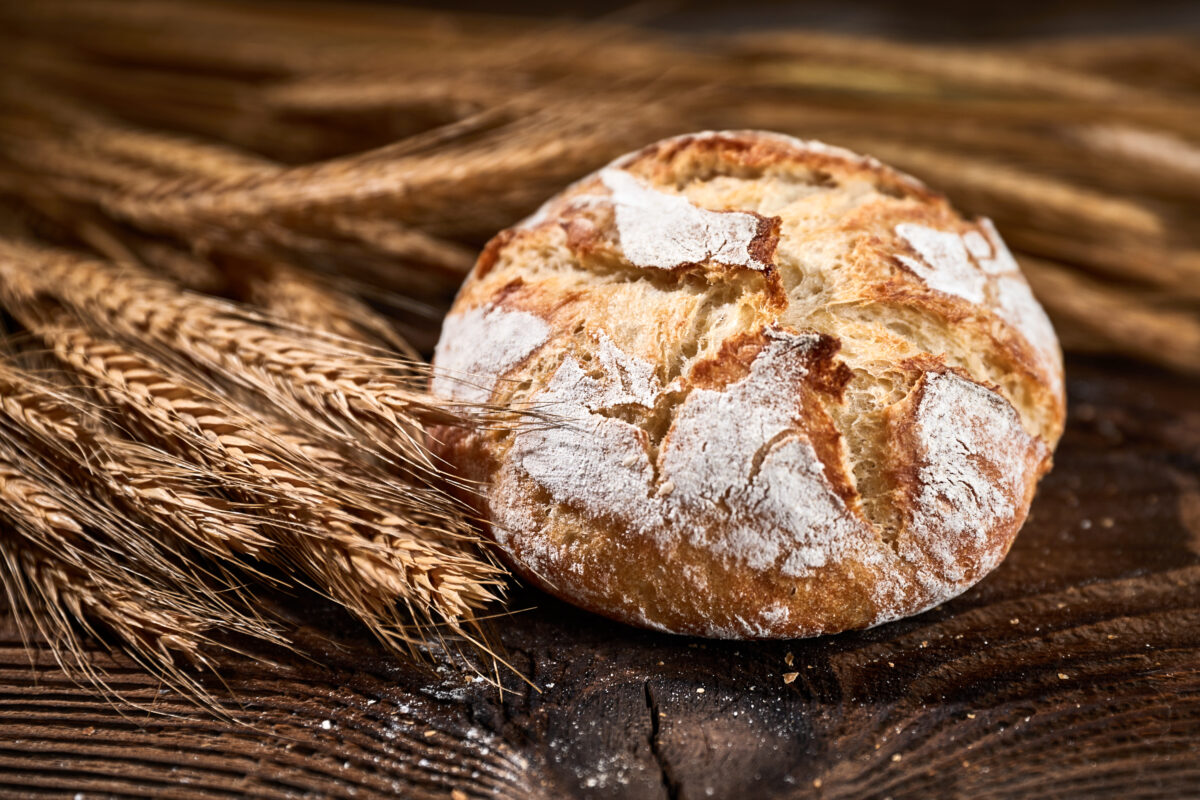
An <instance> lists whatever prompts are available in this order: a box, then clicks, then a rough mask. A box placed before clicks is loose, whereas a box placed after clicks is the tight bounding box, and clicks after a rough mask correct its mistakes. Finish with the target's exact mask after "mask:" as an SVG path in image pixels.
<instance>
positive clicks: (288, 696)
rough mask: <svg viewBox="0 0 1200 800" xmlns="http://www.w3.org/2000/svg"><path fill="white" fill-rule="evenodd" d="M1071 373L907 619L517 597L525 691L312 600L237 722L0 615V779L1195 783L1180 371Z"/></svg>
mask: <svg viewBox="0 0 1200 800" xmlns="http://www.w3.org/2000/svg"><path fill="white" fill-rule="evenodd" d="M1069 376H1070V380H1069V391H1070V397H1071V417H1070V424H1069V427H1068V430H1067V434H1066V437H1065V438H1064V440H1063V442H1062V445H1061V447H1060V448H1059V451H1058V454H1057V457H1056V461H1057V466H1056V467H1055V469H1054V471H1053V472H1051V473H1050V475H1049V476H1048V477H1047V478H1046V479H1045V482H1044V483H1043V485H1042V488H1041V491H1040V492H1039V494H1038V497H1037V499H1036V501H1035V503H1034V507H1033V513H1032V516H1031V518H1030V521H1029V523H1028V524H1027V525H1026V527H1025V529H1024V530H1023V532H1022V533H1021V535H1020V537H1019V538H1018V539H1017V543H1016V545H1015V546H1014V548H1013V550H1012V553H1011V554H1010V555H1009V557H1008V559H1007V560H1006V561H1005V562H1004V564H1003V565H1002V566H1001V567H1000V568H999V569H998V570H996V572H995V573H994V574H992V575H991V576H990V577H988V578H987V579H986V580H984V581H983V583H982V584H980V585H979V586H977V587H976V588H975V589H974V590H972V591H970V592H968V593H967V594H965V595H964V596H962V597H960V598H958V599H957V600H955V601H953V602H951V603H948V604H946V605H944V606H942V607H940V608H937V609H935V610H933V611H930V612H928V613H926V614H923V615H921V616H920V617H917V618H914V619H910V620H905V621H901V622H897V623H893V624H890V625H886V626H883V627H881V628H877V629H874V630H871V631H865V632H860V633H852V634H844V635H840V636H832V637H825V638H821V639H815V640H806V641H792V642H772V643H731V642H711V641H709V642H706V641H701V640H695V639H685V638H679V637H672V636H667V635H660V634H654V633H648V632H643V631H637V630H633V629H630V628H626V627H623V626H621V625H617V624H615V623H611V622H608V621H605V620H601V619H598V618H596V617H593V616H589V615H587V614H585V613H582V612H579V611H576V610H574V609H571V608H569V607H567V606H565V605H562V604H559V603H556V602H554V601H551V600H549V599H547V598H545V597H542V596H538V595H534V594H532V593H529V594H522V595H520V596H519V597H518V598H517V603H518V604H520V603H529V604H533V603H536V604H537V608H536V610H533V611H529V612H526V613H522V614H519V615H517V616H515V617H513V618H511V619H508V620H505V621H504V622H503V624H501V625H499V626H498V633H499V636H500V638H501V639H502V641H503V644H504V646H505V648H506V649H507V652H508V654H509V655H510V657H511V658H512V659H513V660H514V662H515V664H516V665H517V666H519V667H520V668H521V669H522V670H523V671H524V672H525V673H526V674H527V675H528V676H529V677H530V678H531V679H532V680H533V681H534V683H536V684H537V685H538V686H539V687H540V688H541V690H542V691H541V692H540V693H538V692H532V691H529V690H527V689H526V690H523V691H506V692H505V693H504V694H503V696H502V697H501V696H500V695H499V694H498V693H497V692H496V690H495V689H494V688H492V687H490V686H488V685H487V684H486V683H484V682H481V681H476V682H469V681H464V680H463V679H462V678H461V677H459V676H458V673H457V672H455V671H452V670H442V671H441V672H437V671H430V670H425V669H420V668H417V667H414V666H412V665H411V664H405V663H402V662H399V661H396V660H394V659H391V658H388V657H386V656H385V655H384V654H383V653H382V652H381V651H380V650H379V649H378V648H377V647H374V646H373V645H371V644H370V642H369V641H367V640H366V639H364V638H362V637H361V636H359V634H357V633H356V632H355V631H354V630H353V628H352V627H350V626H344V625H341V623H339V622H338V620H336V619H335V618H332V617H328V616H318V617H317V618H314V619H312V620H310V625H311V627H310V629H309V630H307V631H302V636H303V637H304V638H306V639H307V640H308V641H309V643H310V646H311V647H312V649H313V652H314V653H315V654H316V657H315V658H314V659H313V660H311V661H304V660H302V659H299V658H296V657H290V658H289V657H284V658H282V659H280V663H279V665H278V666H277V667H271V668H268V667H263V666H256V665H254V664H252V663H250V662H247V663H245V664H241V665H235V666H233V667H231V668H230V669H228V670H227V671H226V672H225V674H224V675H223V677H224V679H225V681H226V682H227V685H228V690H225V689H220V687H219V686H218V685H217V684H216V683H215V682H214V684H213V685H214V690H217V691H218V692H219V693H220V694H222V696H225V697H229V695H230V692H232V693H233V694H236V695H237V696H238V697H240V698H241V702H242V706H241V708H239V709H237V710H235V712H234V715H235V717H236V721H235V722H230V721H221V720H218V719H215V718H213V717H212V716H209V715H206V714H205V713H204V712H202V711H199V710H197V709H196V708H195V707H194V706H191V705H189V704H188V703H186V702H184V701H182V700H181V699H180V698H179V697H177V696H174V695H172V694H171V693H169V692H166V691H164V690H162V689H161V688H160V687H158V686H157V685H155V684H154V683H153V682H151V681H149V680H148V679H147V678H146V677H144V676H143V674H142V673H140V672H139V671H138V670H136V669H134V668H132V666H131V665H130V664H128V663H126V662H121V661H117V662H113V661H111V660H107V659H102V662H103V663H104V664H106V665H107V667H108V668H109V671H110V680H111V683H112V685H113V686H114V687H115V688H117V689H119V690H120V691H121V692H122V693H124V695H125V696H126V697H127V698H129V700H130V701H137V702H140V703H143V704H153V705H154V706H155V707H156V708H157V709H158V710H159V711H163V712H169V713H170V714H171V716H162V715H149V714H147V713H146V712H145V711H144V710H140V709H139V708H137V707H136V706H135V705H133V704H132V703H131V702H130V703H126V704H119V703H117V704H114V703H111V702H110V701H108V700H106V699H104V698H103V697H102V696H100V695H99V694H98V693H97V692H96V691H94V690H92V689H89V688H85V687H80V686H77V685H75V684H73V683H71V682H70V681H69V680H67V679H66V678H65V676H64V675H63V674H62V673H61V672H60V671H59V670H58V669H57V668H56V667H55V665H54V663H53V661H52V660H51V659H50V658H49V657H48V656H42V657H41V658H39V659H38V660H37V662H36V668H35V669H32V670H31V669H30V665H29V661H28V659H27V657H26V655H25V653H24V651H23V650H22V648H21V647H20V644H19V639H18V637H17V636H16V633H15V631H14V630H12V626H11V625H9V626H8V627H7V628H5V629H4V630H3V631H2V632H0V796H4V797H85V798H92V797H112V796H120V797H156V798H157V797H163V798H229V797H255V798H294V797H314V798H315V797H345V798H383V797H405V798H426V797H430V798H433V797H438V798H454V800H461V798H476V797H500V798H514V799H518V800H539V799H540V798H563V797H566V798H569V797H589V798H590V797H597V798H599V797H613V798H658V797H666V798H705V797H715V798H734V800H768V799H769V798H808V797H814V798H815V797H822V798H868V797H869V798H885V797H891V798H895V799H896V800H898V799H899V798H929V797H938V798H950V797H970V798H973V800H984V798H1014V797H1017V798H1068V797H1070V798H1076V797H1077V798H1094V797H1120V798H1142V797H1155V798H1180V797H1200V384H1198V383H1197V382H1196V381H1188V380H1185V379H1182V378H1176V377H1171V376H1167V375H1164V374H1162V373H1159V372H1154V371H1151V370H1148V369H1143V368H1141V367H1138V366H1136V365H1131V364H1127V363H1112V362H1108V363H1104V362H1090V361H1080V360H1074V361H1072V362H1071V363H1070V364H1069ZM339 628H340V630H339ZM317 631H323V632H330V631H333V632H335V634H336V636H337V643H336V644H334V643H332V642H330V641H328V640H326V639H324V638H323V637H322V636H320V635H318V633H317ZM789 654H790V657H789ZM789 661H790V663H792V665H793V666H790V667H789V666H788V664H789ZM789 672H798V673H799V675H798V677H796V678H795V679H794V680H793V681H792V682H790V683H787V682H785V679H784V677H783V675H784V674H785V673H789ZM508 683H509V684H510V686H511V687H513V688H514V689H515V687H517V685H518V684H516V683H515V682H512V681H508Z"/></svg>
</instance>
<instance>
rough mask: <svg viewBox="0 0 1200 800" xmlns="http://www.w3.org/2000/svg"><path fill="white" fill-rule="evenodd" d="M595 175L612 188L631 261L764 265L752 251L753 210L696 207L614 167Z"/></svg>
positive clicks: (623, 244) (640, 263)
mask: <svg viewBox="0 0 1200 800" xmlns="http://www.w3.org/2000/svg"><path fill="white" fill-rule="evenodd" d="M600 180H601V181H603V182H604V185H605V186H606V187H608V190H609V191H610V192H612V203H613V206H614V208H615V210H616V217H617V231H618V233H619V235H620V239H621V249H622V250H623V251H624V253H625V257H626V258H627V259H629V261H630V263H632V264H634V265H635V266H638V267H657V268H660V269H671V268H672V267H677V266H681V265H683V264H702V263H704V262H709V261H710V262H714V263H717V264H726V265H729V266H737V267H746V268H748V269H759V270H762V269H767V268H768V267H769V266H770V265H769V264H765V263H763V262H762V261H760V260H759V259H758V258H757V257H756V256H755V255H754V253H753V252H752V246H753V244H754V240H755V239H756V238H757V237H758V231H759V218H758V217H757V216H755V215H754V214H743V213H739V212H736V211H709V210H707V209H704V208H699V207H698V206H694V205H692V204H691V203H690V202H689V201H688V199H687V198H686V197H681V196H679V195H674V194H667V193H666V192H660V191H658V190H657V189H651V188H649V187H648V186H646V185H645V184H643V183H642V182H641V181H640V180H638V179H637V178H636V177H635V176H633V175H632V174H630V173H628V172H625V171H624V170H620V169H611V168H610V169H605V170H602V171H601V172H600Z"/></svg>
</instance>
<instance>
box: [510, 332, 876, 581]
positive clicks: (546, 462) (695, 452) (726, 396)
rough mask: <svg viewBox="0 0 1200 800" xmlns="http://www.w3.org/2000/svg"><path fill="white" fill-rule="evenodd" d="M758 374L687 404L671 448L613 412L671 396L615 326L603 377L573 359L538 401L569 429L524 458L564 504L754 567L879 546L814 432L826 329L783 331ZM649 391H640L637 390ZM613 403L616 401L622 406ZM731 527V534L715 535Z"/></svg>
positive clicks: (795, 565)
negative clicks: (804, 412) (809, 432)
mask: <svg viewBox="0 0 1200 800" xmlns="http://www.w3.org/2000/svg"><path fill="white" fill-rule="evenodd" d="M769 336H770V341H769V342H768V344H767V346H766V347H765V348H764V349H763V350H762V352H760V353H759V355H758V357H757V358H756V359H755V361H754V363H753V364H752V365H751V368H750V374H749V375H747V376H746V377H745V378H743V379H742V380H740V381H738V382H736V383H734V384H731V385H730V386H728V387H726V388H725V390H724V391H717V390H711V389H695V390H693V391H692V392H691V394H690V395H688V397H687V399H686V400H684V402H683V403H682V404H681V406H680V407H679V409H678V411H677V413H676V417H675V422H674V425H673V427H672V429H671V432H670V434H669V435H668V437H667V439H666V440H665V441H664V443H663V445H662V449H661V452H660V454H659V457H658V476H657V479H656V476H655V470H654V466H653V465H652V463H651V460H650V450H649V441H648V437H647V435H646V433H645V432H644V431H642V430H641V429H640V428H638V427H637V426H635V425H632V424H630V423H627V422H625V421H624V420H620V419H615V418H612V417H606V416H603V415H601V414H599V413H596V412H599V411H601V410H603V409H604V407H605V406H604V403H605V402H609V401H614V400H615V401H617V402H616V403H614V405H617V404H622V403H624V402H626V401H627V399H628V398H629V397H634V398H639V399H637V400H635V402H638V403H640V404H642V405H647V406H649V405H652V403H646V402H643V401H644V400H653V399H654V397H652V396H650V395H649V394H648V393H649V392H651V391H654V392H655V395H657V393H659V392H661V389H659V387H658V383H657V381H656V380H651V379H649V378H647V375H648V374H649V373H648V372H647V370H648V369H649V366H650V365H649V364H647V363H646V362H644V361H642V360H641V359H636V358H632V357H630V356H628V355H626V354H624V353H621V351H620V350H619V349H617V348H616V347H615V345H612V344H611V342H609V345H608V346H611V351H610V352H609V353H608V354H607V355H605V354H604V350H605V348H606V345H605V344H604V340H605V338H606V337H604V335H603V334H602V335H601V339H600V342H601V353H602V355H601V358H599V359H598V362H599V365H600V367H601V368H602V370H603V376H602V377H601V378H594V377H592V376H590V375H588V374H587V373H586V372H585V371H584V369H583V368H582V367H581V365H580V364H579V362H578V361H577V360H576V359H575V358H573V357H568V358H567V359H566V360H564V361H563V363H562V365H561V366H560V367H559V369H558V371H557V372H556V373H555V374H554V377H553V378H552V379H551V381H550V384H549V385H548V386H547V388H546V389H545V391H544V392H542V393H541V394H539V395H537V396H536V397H535V398H534V399H535V401H536V402H537V404H538V405H539V406H540V407H543V408H545V409H546V410H547V412H549V413H552V414H554V415H556V417H558V418H559V419H561V420H563V424H560V425H557V426H555V427H551V428H546V429H533V430H528V431H522V432H520V433H519V434H517V436H516V438H515V441H514V445H513V448H512V451H511V452H510V457H509V461H510V463H512V464H514V465H516V466H517V467H519V469H520V470H521V471H523V472H524V473H525V474H526V475H528V476H529V478H531V479H532V480H533V481H535V482H536V483H537V484H539V485H540V486H542V487H543V488H544V489H545V490H547V491H548V492H549V493H550V495H551V496H552V497H553V498H554V500H555V501H556V502H559V503H563V504H566V505H568V506H571V507H573V508H575V509H578V510H580V511H582V512H583V513H586V514H587V515H589V516H594V517H598V518H604V519H613V520H616V521H618V522H620V523H621V524H622V525H623V526H625V527H626V528H627V529H628V530H629V532H630V533H633V534H637V535H650V536H653V537H654V538H655V540H656V541H657V542H658V543H659V545H660V546H662V547H663V548H669V547H671V545H672V544H673V543H676V542H679V541H681V540H687V541H690V542H691V543H693V544H694V545H696V546H700V547H705V548H708V549H709V550H711V551H712V552H714V553H717V554H719V555H721V556H724V557H725V558H727V559H729V560H731V561H733V562H735V563H739V564H744V565H746V566H749V567H751V568H754V569H760V570H767V569H772V568H778V569H780V570H781V571H782V572H783V574H785V575H793V576H800V575H804V574H806V573H807V572H808V571H809V570H810V569H812V568H814V567H820V566H823V565H824V564H826V563H829V562H831V561H836V560H839V559H841V558H843V557H844V556H845V555H846V554H847V553H848V552H850V551H852V550H856V551H860V552H865V551H866V550H867V549H868V548H867V545H868V543H869V542H870V537H871V532H870V529H869V528H868V526H866V524H865V523H863V522H861V521H860V520H858V519H857V518H856V517H854V516H853V515H852V514H850V512H849V511H848V510H847V509H846V508H845V505H844V504H843V502H842V500H841V498H840V497H838V496H837V494H836V493H834V491H833V490H832V488H831V487H830V485H829V482H828V480H827V479H826V477H825V471H824V466H823V465H822V463H821V461H820V460H819V459H818V457H817V454H816V452H815V451H814V450H813V448H812V445H811V444H810V443H809V441H808V440H807V438H805V435H804V433H803V432H802V430H801V429H800V427H799V426H800V423H801V420H800V409H799V406H798V403H797V398H796V396H795V390H794V388H793V387H795V385H796V383H797V382H798V381H799V380H800V379H801V378H803V376H804V375H805V373H806V368H805V366H804V362H805V355H806V353H807V351H808V350H809V349H810V348H811V347H812V346H813V345H814V344H816V342H817V341H818V339H817V337H816V336H815V335H812V334H790V333H784V332H780V331H770V332H769ZM629 386H636V388H635V389H630V388H627V387H629ZM609 407H611V406H609ZM716 531H720V533H714V532H716Z"/></svg>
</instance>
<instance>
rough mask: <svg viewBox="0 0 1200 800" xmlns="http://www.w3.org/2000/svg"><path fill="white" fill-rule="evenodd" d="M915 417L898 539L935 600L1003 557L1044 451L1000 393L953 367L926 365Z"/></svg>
mask: <svg viewBox="0 0 1200 800" xmlns="http://www.w3.org/2000/svg"><path fill="white" fill-rule="evenodd" d="M918 391H919V392H920V395H919V401H918V403H917V406H916V411H915V412H914V418H913V424H914V427H913V434H914V440H915V447H916V452H917V469H916V473H915V475H914V476H912V478H911V481H910V482H911V484H912V486H911V487H910V489H912V490H914V491H915V497H913V498H912V508H911V514H910V519H909V522H908V525H907V527H906V530H905V532H904V535H902V536H901V537H900V539H899V540H898V542H897V552H898V553H899V555H900V557H901V558H904V559H905V560H908V561H910V562H912V563H914V564H917V565H919V567H918V570H917V580H918V582H919V583H921V585H922V587H923V588H924V589H925V591H926V592H927V593H928V594H929V595H930V596H931V598H933V601H934V602H942V601H944V600H947V599H949V598H950V597H953V596H955V595H957V594H958V593H959V592H961V591H963V590H964V589H965V588H966V587H967V586H968V585H970V584H972V583H974V582H975V581H976V580H978V579H979V578H980V577H982V576H983V575H984V574H985V573H987V572H989V571H991V570H992V569H993V568H994V567H995V566H996V565H997V564H999V563H1000V560H1001V559H1002V558H1003V557H1004V553H1005V551H1006V550H1007V544H1008V542H1009V541H1010V540H1011V537H1005V536H996V535H994V534H993V532H995V531H1002V530H1010V531H1015V526H1016V525H1017V524H1019V522H1020V520H1019V519H1018V515H1019V514H1021V513H1022V512H1023V510H1024V508H1025V504H1026V501H1027V498H1026V496H1025V492H1026V486H1027V485H1028V478H1029V472H1030V471H1031V469H1036V465H1038V464H1040V463H1041V462H1042V460H1043V459H1044V458H1045V456H1046V454H1047V449H1046V446H1045V444H1044V443H1043V442H1042V441H1041V440H1040V439H1038V438H1037V437H1034V436H1030V435H1029V434H1028V433H1026V432H1025V429H1024V427H1023V426H1022V425H1021V419H1020V417H1019V416H1018V414H1017V412H1016V409H1014V408H1013V407H1012V406H1011V405H1010V404H1009V403H1008V402H1007V401H1006V400H1005V399H1004V398H1003V397H1001V396H1000V395H999V394H997V393H995V392H993V391H991V390H990V389H987V388H986V387H984V386H981V385H980V384H978V383H975V382H974V381H971V380H968V379H966V378H963V377H961V376H959V375H957V374H956V373H954V372H940V373H938V372H927V373H925V374H924V376H923V377H922V379H921V383H920V385H919V387H918Z"/></svg>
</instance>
